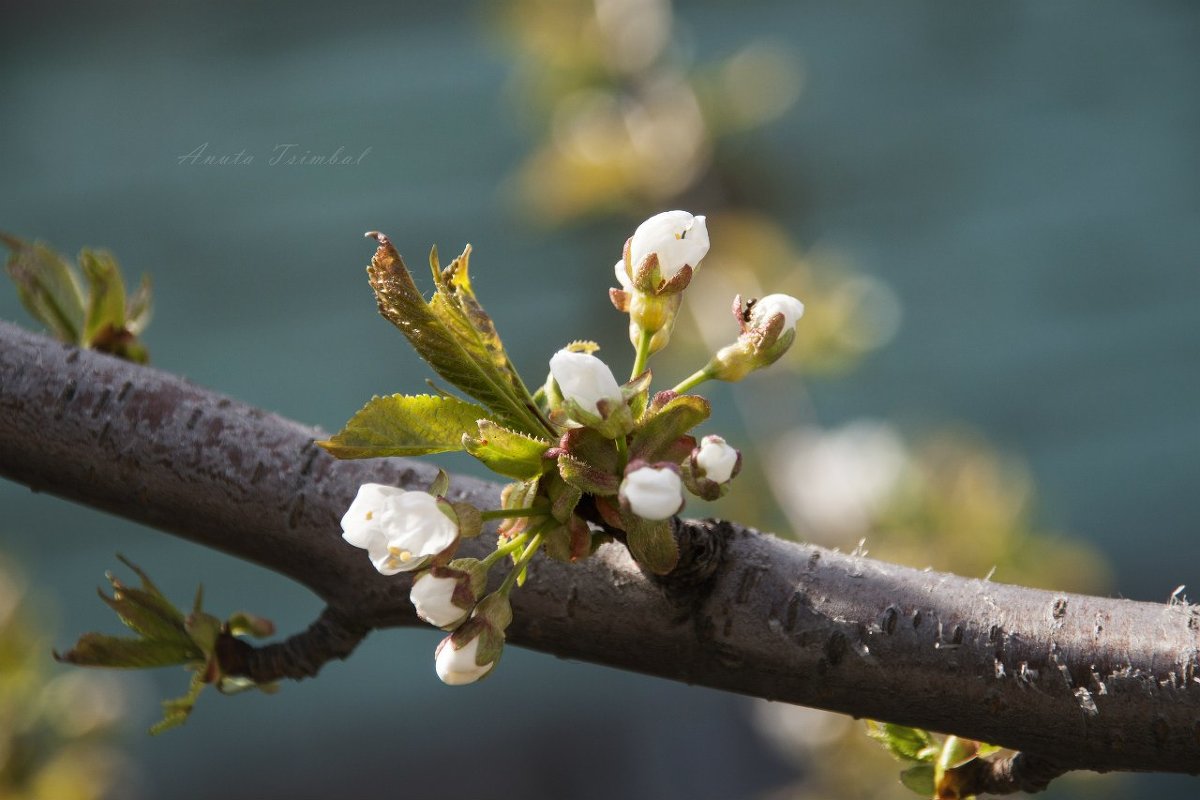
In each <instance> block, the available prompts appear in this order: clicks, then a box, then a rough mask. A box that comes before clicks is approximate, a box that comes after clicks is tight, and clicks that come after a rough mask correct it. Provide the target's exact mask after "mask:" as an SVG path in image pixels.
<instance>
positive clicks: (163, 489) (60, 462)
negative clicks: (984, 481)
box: [0, 323, 1200, 788]
mask: <svg viewBox="0 0 1200 800" xmlns="http://www.w3.org/2000/svg"><path fill="white" fill-rule="evenodd" d="M316 433H317V432H315V431H313V430H312V429H311V428H308V427H305V426H303V425H300V424H297V423H295V422H291V421H289V420H286V419H282V418H280V417H278V416H275V415H273V414H269V413H266V412H263V411H260V410H258V409H254V408H251V407H248V406H246V405H243V404H241V403H237V402H235V401H233V400H229V399H227V398H223V397H221V396H219V395H216V394H213V393H212V392H209V391H207V390H205V389H202V388H199V387H196V386H192V385H190V384H188V383H187V382H185V381H183V380H181V379H180V378H177V377H174V376H171V375H168V374H165V373H162V372H159V371H156V370H153V369H148V368H145V367H137V366H133V365H131V364H127V363H125V362H121V361H118V360H116V359H112V358H109V357H107V356H103V355H99V354H96V353H91V352H81V351H79V350H76V349H74V348H70V347H65V346H62V345H59V344H56V343H54V342H51V341H49V340H47V339H45V338H43V337H40V336H35V335H32V334H28V333H25V332H22V331H20V330H19V329H17V328H15V327H13V326H10V325H6V324H3V323H0V475H2V476H4V477H7V478H10V479H12V480H15V481H18V482H20V483H23V484H26V485H28V486H30V487H32V488H33V489H35V490H38V491H48V492H52V493H54V494H58V495H61V496H63V497H67V498H70V499H72V500H76V501H79V502H82V503H86V504H88V505H91V506H95V507H97V508H101V509H104V510H107V511H111V512H113V513H116V514H120V515H122V516H125V517H128V518H130V519H133V520H136V521H139V522H142V523H145V524H148V525H152V526H155V527H158V528H161V529H163V530H166V531H170V532H172V533H176V534H178V535H180V536H183V537H185V538H187V539H190V540H192V541H195V542H199V543H201V544H204V545H207V546H210V547H215V548H218V549H221V550H224V551H226V552H228V553H230V554H232V555H235V556H238V557H240V558H245V559H248V560H251V561H254V562H256V563H259V564H262V565H264V566H266V567H269V568H270V569H273V570H275V571H277V572H280V573H283V574H285V575H288V576H290V577H291V578H293V579H295V580H297V581H299V582H301V583H303V584H304V585H306V586H308V587H309V588H311V589H312V590H313V591H314V592H316V593H317V594H318V595H320V596H321V597H322V598H323V599H324V600H325V601H326V602H327V603H328V604H329V606H330V607H331V609H332V610H331V611H330V612H329V615H332V616H331V617H330V618H331V619H336V620H337V621H338V622H337V624H336V625H335V626H334V627H335V628H337V631H334V633H336V636H333V637H332V638H331V637H329V636H326V634H325V633H318V634H314V635H313V636H310V637H309V638H308V644H311V643H312V642H313V641H316V640H327V641H325V644H324V645H322V646H320V647H317V648H316V649H308V650H305V649H304V648H300V649H295V648H293V649H289V648H288V645H287V644H285V645H283V646H282V648H283V649H282V650H279V651H275V650H272V651H271V655H269V656H262V657H260V658H265V659H266V660H265V661H262V660H260V662H259V663H260V664H264V663H265V664H269V666H261V667H260V668H261V670H262V671H261V672H257V673H256V672H254V669H259V667H255V668H251V667H247V670H248V671H250V672H251V674H259V675H267V674H271V675H277V674H282V675H285V676H292V674H291V673H289V672H288V671H286V669H284V668H282V667H280V666H279V663H277V662H276V661H274V660H273V659H274V658H275V656H277V655H279V656H284V657H285V659H292V658H294V659H295V660H296V662H297V665H298V666H297V667H296V668H295V671H296V673H297V674H298V675H308V674H312V673H313V672H315V669H316V668H317V667H319V666H320V661H321V660H322V658H325V657H341V656H344V655H345V654H346V653H347V652H349V649H351V648H352V647H353V644H354V643H355V642H356V641H357V638H361V636H362V635H365V632H366V631H367V630H368V629H370V628H373V627H388V626H400V625H413V624H418V621H417V619H416V617H415V615H414V613H413V609H412V606H411V605H410V604H409V602H408V597H407V592H408V581H407V580H406V579H404V578H403V577H401V576H396V577H390V578H387V577H383V576H380V575H379V574H377V573H376V572H375V571H374V570H373V569H372V568H371V566H370V565H369V564H368V562H367V559H365V558H363V557H362V554H361V552H360V551H358V550H355V549H354V548H351V547H347V546H346V545H345V544H344V543H343V542H342V540H341V539H340V537H339V528H338V518H339V517H340V515H341V513H342V512H343V510H344V509H345V508H346V507H347V505H348V504H349V502H350V500H351V499H352V497H353V495H354V493H355V491H356V489H357V487H358V486H359V484H361V483H363V482H366V481H368V480H370V481H378V482H385V483H392V484H395V485H399V486H405V487H414V488H415V487H421V488H423V487H424V486H425V485H427V484H428V482H429V481H430V480H431V479H432V477H433V474H434V468H433V466H431V465H428V464H424V463H416V462H410V461H406V460H402V459H391V460H386V461H342V462H339V461H336V460H334V459H332V458H330V457H328V456H327V455H326V454H325V453H323V452H322V451H321V450H319V449H318V448H316V447H314V446H313V445H312V440H313V437H314V436H315V435H316ZM452 493H453V494H455V495H456V496H457V497H460V498H464V499H469V500H471V501H473V502H475V503H477V504H480V505H482V506H485V507H495V505H496V495H497V487H496V486H495V485H493V484H489V483H484V482H481V481H477V480H472V479H468V478H458V479H455V481H454V488H453V492H452ZM967 533H968V532H964V535H967ZM678 534H679V536H680V539H681V541H682V543H683V547H684V551H685V565H684V567H683V568H682V569H681V570H680V571H679V572H678V573H677V574H675V575H673V576H669V578H668V579H666V580H663V581H652V580H649V579H647V578H646V577H644V576H643V575H642V573H641V572H640V571H639V570H638V569H637V567H636V566H635V565H634V564H633V563H632V562H631V560H630V559H629V557H628V555H627V553H626V552H625V551H624V550H623V549H622V548H620V547H618V546H612V545H610V546H606V547H604V548H602V549H601V551H600V552H599V553H598V554H597V555H596V556H595V557H593V558H592V559H589V560H588V561H587V562H584V563H582V564H579V565H563V564H559V563H557V562H553V561H550V560H547V559H541V558H539V559H537V560H536V561H535V562H534V564H533V566H532V567H531V578H532V579H531V580H530V582H529V583H528V584H527V585H526V586H525V588H523V589H521V590H520V591H518V592H516V593H515V595H514V598H513V601H514V611H515V614H516V618H515V622H514V623H513V626H512V628H510V630H509V633H510V640H511V641H512V642H513V643H514V644H518V645H522V646H525V647H530V648H534V649H537V650H543V651H547V652H552V653H555V654H556V655H559V656H564V657H568V658H576V659H583V660H587V661H593V662H596V663H600V664H607V665H610V666H614V667H619V668H623V669H630V670H635V671H639V672H645V673H649V674H652V675H659V676H662V677H667V678H672V679H676V680H684V681H688V682H690V683H697V684H702V685H705V686H712V687H716V688H720V689H727V690H730V691H735V692H741V693H743V694H748V695H754V696H757V697H765V698H770V699H775V700H783V701H787V702H793V703H800V704H803V705H808V706H814V707H817V708H825V709H830V710H833V711H839V712H843V713H847V714H853V715H855V716H866V717H872V718H875V719H881V720H889V721H893V722H899V723H904V724H908V725H916V726H920V727H924V728H929V729H932V730H938V731H945V732H950V733H955V734H958V735H961V736H965V737H970V738H973V739H980V740H983V741H987V742H992V743H995V744H1000V745H1004V746H1006V747H1011V748H1014V749H1018V750H1022V751H1025V753H1026V755H1022V756H1021V757H1020V758H1018V759H1014V760H1013V761H1011V762H1009V764H1008V766H1001V765H997V766H996V767H994V768H992V767H989V768H988V770H986V772H987V775H985V776H983V777H981V778H979V781H981V782H982V781H985V780H987V781H992V780H995V781H1005V780H1006V781H1007V782H1008V785H1010V786H1021V787H1026V788H1033V787H1034V785H1035V784H1036V783H1037V782H1038V781H1042V780H1049V779H1050V778H1051V777H1053V775H1054V774H1057V773H1058V772H1060V771H1063V770H1066V769H1093V770H1101V771H1106V770H1156V771H1166V772H1190V773H1196V772H1200V675H1198V674H1197V669H1196V667H1197V645H1198V641H1200V639H1198V633H1197V629H1198V628H1200V609H1197V608H1196V607H1193V606H1189V605H1187V604H1184V603H1179V604H1167V605H1163V604H1153V603H1138V602H1132V601H1128V600H1113V599H1105V598H1098V597H1086V596H1081V595H1073V594H1065V593H1055V592H1044V591H1037V590H1032V589H1024V588H1020V587H1015V586H1007V585H1002V584H995V583H990V582H988V581H984V580H976V579H967V578H960V577H956V576H953V575H948V574H942V573H936V572H927V571H920V570H915V569H909V568H906V567H900V566H896V565H892V564H886V563H882V562H878V561H874V560H871V559H868V558H863V557H860V556H857V555H854V554H849V555H847V554H840V553H835V552H830V551H827V550H823V549H821V548H818V547H812V546H808V545H800V544H794V543H791V542H786V541H783V540H780V539H776V538H774V537H772V536H769V535H765V534H761V533H758V532H756V531H753V530H749V529H746V528H743V527H740V526H737V525H734V524H731V523H727V522H716V521H702V522H685V523H682V524H681V525H680V527H679V531H678ZM484 538H485V539H486V538H487V537H484ZM472 544H473V545H474V546H475V547H476V548H478V549H479V550H480V551H482V548H483V546H485V543H472ZM472 554H474V555H479V554H481V553H480V552H475V553H472ZM320 624H323V623H319V625H320ZM331 630H332V629H331ZM326 633H328V632H326ZM330 642H333V644H330ZM305 646H306V647H307V644H306V645H305ZM322 648H324V650H322ZM268 649H269V648H268ZM322 653H324V655H322ZM252 658H253V657H252ZM1022 765H1023V766H1022ZM1031 766H1032V767H1034V768H1032V769H1031ZM1005 770H1007V771H1008V773H1010V777H1008V778H1005V777H1004V776H1003V775H1000V774H999V773H1000V772H1003V771H1005ZM993 773H995V774H993ZM1012 775H1015V776H1016V777H1012ZM979 785H983V784H982V783H980V784H979ZM998 787H999V784H997V788H998Z"/></svg>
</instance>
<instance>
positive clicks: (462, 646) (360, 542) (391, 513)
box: [342, 473, 512, 685]
mask: <svg viewBox="0 0 1200 800" xmlns="http://www.w3.org/2000/svg"><path fill="white" fill-rule="evenodd" d="M448 485H449V479H448V478H447V477H446V475H445V473H439V475H438V478H437V480H435V481H434V484H433V486H431V487H430V490H429V491H427V492H417V491H405V490H404V489H399V488H396V487H394V486H384V485H382V484H378V483H365V484H363V485H362V486H361V487H359V490H358V495H357V496H356V497H355V498H354V502H353V503H351V504H350V508H349V509H348V510H347V511H346V513H345V515H344V516H343V517H342V538H343V539H345V540H346V541H347V542H349V543H350V544H352V545H354V546H355V547H361V548H362V549H364V550H366V551H367V555H368V556H370V559H371V563H372V564H373V565H374V566H375V569H377V570H378V571H379V573H380V574H382V575H395V574H396V573H399V572H414V573H416V574H415V575H414V577H413V581H412V588H411V590H410V593H409V599H410V600H411V601H412V604H413V607H414V608H416V611H417V616H419V617H420V618H421V619H423V620H425V621H426V622H428V623H429V624H430V625H434V626H435V627H438V628H441V629H442V630H446V631H452V632H453V633H452V634H451V635H450V636H447V637H446V638H445V639H444V640H442V643H441V644H440V645H438V649H437V655H436V664H437V673H438V676H439V677H440V678H441V679H442V680H443V681H445V682H446V683H448V684H452V685H457V684H463V683H471V682H473V681H476V680H478V679H479V678H481V677H483V676H484V675H486V674H487V673H488V672H489V671H490V670H491V669H492V667H494V666H495V664H496V661H497V660H498V659H499V657H500V651H501V649H502V648H503V645H504V629H505V628H506V627H508V623H509V622H510V621H511V620H512V612H511V611H510V610H508V598H507V596H506V595H505V594H504V593H496V594H492V595H488V596H486V597H485V596H484V595H485V592H486V590H487V576H488V570H489V568H490V566H491V564H492V563H494V562H495V560H497V559H496V558H493V559H492V562H491V563H489V562H488V561H486V560H485V561H480V560H479V559H475V558H454V554H455V552H456V551H457V549H458V546H459V543H460V542H461V541H462V540H463V539H464V538H470V537H473V536H476V535H478V534H479V532H480V530H481V528H482V515H481V514H480V513H479V511H478V510H476V509H475V508H474V507H473V506H470V505H468V504H465V503H451V502H450V501H448V500H447V499H446V498H445V497H443V496H441V495H443V494H444V493H445V491H446V489H447V487H448ZM493 555H494V556H495V555H496V554H493Z"/></svg>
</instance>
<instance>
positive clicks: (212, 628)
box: [183, 611, 222, 656]
mask: <svg viewBox="0 0 1200 800" xmlns="http://www.w3.org/2000/svg"><path fill="white" fill-rule="evenodd" d="M183 625H184V627H185V628H186V629H187V632H188V635H189V636H190V637H192V641H193V642H195V643H196V647H198V648H200V650H201V651H202V652H203V653H204V655H205V656H212V655H213V653H215V652H216V650H217V640H218V639H220V638H221V628H222V626H221V620H219V619H217V618H216V617H214V616H213V615H212V614H206V613H204V612H203V611H193V612H192V613H191V614H188V615H187V618H186V619H185V620H184V621H183Z"/></svg>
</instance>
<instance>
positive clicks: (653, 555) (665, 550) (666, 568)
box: [621, 514, 679, 575]
mask: <svg viewBox="0 0 1200 800" xmlns="http://www.w3.org/2000/svg"><path fill="white" fill-rule="evenodd" d="M621 517H622V520H623V521H624V523H625V544H626V546H627V547H628V548H629V553H630V555H632V556H633V558H634V560H635V561H637V562H638V563H639V564H641V565H642V566H643V567H644V568H646V569H648V570H650V571H651V572H653V573H655V574H656V575H666V574H667V573H668V572H670V571H671V570H673V569H675V565H676V564H677V563H679V544H678V543H676V541H675V536H674V535H673V534H672V532H671V521H670V520H666V519H662V520H653V521H652V520H646V519H642V518H641V517H639V516H636V515H634V514H622V515H621Z"/></svg>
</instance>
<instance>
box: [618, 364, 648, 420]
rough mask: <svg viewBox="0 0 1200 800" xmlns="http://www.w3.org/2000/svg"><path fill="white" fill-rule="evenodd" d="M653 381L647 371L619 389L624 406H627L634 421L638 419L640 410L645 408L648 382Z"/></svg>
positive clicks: (640, 413)
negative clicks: (623, 399)
mask: <svg viewBox="0 0 1200 800" xmlns="http://www.w3.org/2000/svg"><path fill="white" fill-rule="evenodd" d="M653 379H654V376H653V375H652V374H651V372H650V370H648V369H647V370H643V371H642V374H640V375H637V376H636V377H634V378H633V379H632V380H630V381H629V382H628V383H626V384H625V385H623V386H622V387H621V396H622V397H624V398H625V404H626V405H628V406H629V411H630V413H631V414H632V415H633V418H634V419H637V418H638V417H640V416H641V415H642V410H643V409H645V408H646V402H647V400H649V398H650V382H651V381H652V380H653Z"/></svg>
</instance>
